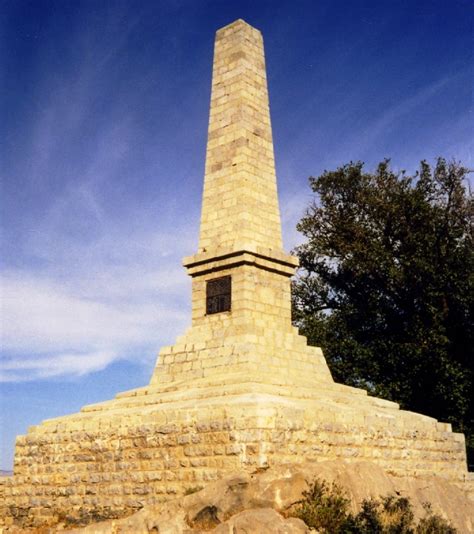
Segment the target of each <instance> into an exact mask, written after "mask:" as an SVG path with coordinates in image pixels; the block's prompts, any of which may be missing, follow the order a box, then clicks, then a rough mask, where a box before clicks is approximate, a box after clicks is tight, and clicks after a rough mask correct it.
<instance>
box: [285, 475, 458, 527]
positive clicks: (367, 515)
mask: <svg viewBox="0 0 474 534" xmlns="http://www.w3.org/2000/svg"><path fill="white" fill-rule="evenodd" d="M349 504H350V500H349V498H348V497H347V494H346V493H345V492H344V490H343V489H342V488H341V487H340V486H339V485H337V484H336V483H334V482H333V483H332V484H331V485H328V484H327V483H326V482H325V481H324V480H319V479H316V480H314V481H313V483H312V484H310V486H309V488H308V490H307V491H305V492H303V499H302V500H301V501H300V502H299V503H298V505H297V507H296V508H295V510H294V514H293V515H295V516H296V517H299V518H300V519H302V520H303V521H304V522H305V523H306V524H307V525H308V526H309V527H311V528H314V529H316V530H317V531H318V532H320V533H321V534H456V532H457V531H456V529H455V528H454V527H453V526H451V525H450V524H449V523H448V522H447V521H446V520H445V519H443V518H442V517H441V516H439V515H436V514H433V512H432V510H431V506H430V505H429V504H428V503H427V504H425V505H424V508H425V517H423V518H422V519H420V521H419V522H418V523H417V524H415V521H414V514H413V510H412V506H411V504H410V501H409V499H407V498H406V497H400V496H397V495H387V496H385V497H380V498H379V499H364V501H363V502H362V504H361V509H360V511H359V512H358V513H357V514H356V515H354V514H352V513H351V512H350V509H349Z"/></svg>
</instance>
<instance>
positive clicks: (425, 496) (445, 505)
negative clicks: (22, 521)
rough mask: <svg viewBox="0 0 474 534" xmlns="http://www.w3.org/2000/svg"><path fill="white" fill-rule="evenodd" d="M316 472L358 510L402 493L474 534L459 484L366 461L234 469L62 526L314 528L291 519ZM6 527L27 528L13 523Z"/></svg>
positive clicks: (105, 533)
mask: <svg viewBox="0 0 474 534" xmlns="http://www.w3.org/2000/svg"><path fill="white" fill-rule="evenodd" d="M316 477H318V478H319V479H321V480H322V479H324V480H326V481H328V482H332V481H337V482H338V483H339V484H340V485H341V486H342V487H344V488H345V489H346V491H347V494H348V496H349V497H350V498H351V501H352V506H353V508H354V511H356V509H357V508H358V507H359V504H360V503H361V501H362V500H363V499H364V498H367V497H380V496H381V495H387V494H393V493H396V494H397V495H401V496H404V497H408V498H409V499H410V500H411V503H412V505H413V508H414V512H415V515H416V516H417V517H421V516H422V515H423V514H424V509H423V503H425V502H430V503H431V505H432V509H433V512H435V513H437V514H440V515H441V516H443V517H445V518H446V519H448V520H449V521H451V523H452V524H453V525H454V526H456V528H457V529H458V531H459V533H460V534H464V533H470V532H474V501H472V500H470V499H469V498H468V497H467V496H466V494H465V493H464V492H463V491H461V490H460V489H459V488H458V487H456V486H454V485H453V484H450V483H448V482H445V481H444V480H442V479H441V478H438V477H436V478H435V477H432V478H416V477H407V478H401V477H394V476H391V475H390V474H387V473H386V472H384V471H383V470H382V469H380V468H379V467H377V466H376V465H374V464H371V463H368V462H359V463H345V462H341V461H329V462H322V463H319V464H314V463H313V464H301V465H291V466H287V467H278V468H272V469H268V470H266V471H261V472H257V473H253V474H248V473H244V472H242V473H235V474H232V475H229V476H227V477H225V478H223V479H222V480H219V481H216V482H213V483H210V484H209V485H207V486H206V487H205V488H203V489H199V488H190V489H189V491H190V492H191V491H193V493H190V494H189V495H186V496H185V497H181V498H179V499H175V500H172V501H169V502H168V503H165V504H161V505H154V506H147V507H145V508H143V509H142V510H140V511H139V512H137V513H135V514H134V515H132V516H129V517H127V518H123V519H119V520H111V521H105V522H102V523H96V524H93V525H89V526H87V527H83V528H74V529H72V528H71V526H70V525H69V526H67V525H63V526H62V528H61V530H62V532H69V533H71V534H119V533H120V534H125V533H129V534H142V533H143V534H148V533H159V534H202V533H204V532H206V533H207V532H212V533H214V534H304V533H310V532H313V533H314V531H311V530H310V529H309V528H308V527H307V526H306V525H305V524H304V523H303V522H302V521H301V520H299V519H295V518H291V517H289V516H290V515H291V511H292V509H294V507H295V504H296V503H297V502H298V501H299V500H300V499H301V497H302V492H303V491H304V490H305V489H307V487H308V483H310V482H312V481H313V480H314V479H315V478H316ZM57 530H59V529H58V528H56V529H55V530H54V531H57ZM5 532H8V533H20V532H24V531H21V530H18V529H13V528H10V529H8V531H7V530H5ZM43 532H44V533H46V532H48V530H44V531H43ZM49 532H52V531H51V530H49Z"/></svg>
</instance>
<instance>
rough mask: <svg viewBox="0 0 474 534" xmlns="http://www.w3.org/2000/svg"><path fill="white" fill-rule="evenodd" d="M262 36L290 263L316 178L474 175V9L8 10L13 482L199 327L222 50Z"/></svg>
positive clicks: (447, 0)
mask: <svg viewBox="0 0 474 534" xmlns="http://www.w3.org/2000/svg"><path fill="white" fill-rule="evenodd" d="M237 18H243V19H244V20H246V21H247V22H249V23H250V24H252V25H253V26H255V27H257V28H259V29H260V30H261V31H262V32H263V36H264V41H265V49H266V60H267V71H268V81H269V90H270V104H271V114H272V122H273V134H274V141H275V152H276V164H277V175H278V184H279V194H280V204H281V211H282V220H283V231H284V239H285V246H286V248H287V249H288V250H289V249H291V248H292V247H293V246H294V245H295V244H296V243H297V242H298V239H299V238H298V235H297V232H296V230H295V225H296V223H297V221H298V219H299V218H300V217H301V215H302V213H303V210H304V208H305V206H306V205H307V204H308V202H309V201H310V200H311V192H310V190H309V187H308V180H307V179H308V177H309V176H310V175H317V174H318V173H321V172H322V171H323V170H324V169H333V168H335V167H337V166H338V165H340V164H343V163H346V162H348V161H350V160H362V161H365V162H366V163H367V166H368V167H369V168H373V167H374V166H375V164H376V163H377V162H378V161H380V160H382V159H383V158H385V157H390V158H392V162H393V165H394V167H395V168H396V169H406V170H408V171H414V170H415V169H416V167H417V163H418V162H419V160H420V159H423V158H426V159H428V160H430V161H434V158H436V157H437V156H440V155H441V156H445V157H447V158H455V159H458V160H461V161H462V162H463V163H465V164H466V165H468V166H470V167H472V166H473V160H472V148H473V146H472V142H473V138H474V136H473V133H474V132H473V127H472V124H473V117H472V83H473V62H472V30H473V8H472V2H471V0H444V1H439V0H426V1H425V0H421V1H416V0H397V1H388V0H378V1H371V0H368V1H362V0H345V1H343V0H320V1H318V0H312V1H309V0H308V1H305V0H292V1H278V0H272V1H259V0H253V1H248V2H245V1H237V0H236V1H231V0H229V1H223V0H222V1H213V0H209V1H206V0H194V1H190V0H183V1H181V0H155V1H149V2H147V1H145V0H143V1H131V0H128V1H126V0H124V1H115V0H101V1H99V0H95V1H85V0H74V1H73V0H67V1H64V0H49V1H43V0H35V1H23V0H1V1H0V79H1V80H2V92H1V93H0V116H1V117H2V119H1V121H0V176H1V200H0V202H1V213H2V219H1V223H2V232H1V235H0V239H1V240H0V246H1V257H2V263H1V270H2V282H1V293H2V310H1V311H2V323H1V345H2V352H1V360H0V361H1V369H0V380H1V384H0V403H1V404H0V415H1V449H0V459H1V461H0V468H2V469H10V468H11V465H12V455H13V444H14V438H15V435H17V434H23V433H25V432H26V430H27V428H28V426H30V425H34V424H38V423H39V422H40V421H41V420H43V419H45V418H49V417H54V416H58V415H63V414H66V413H72V412H75V411H77V410H79V409H80V407H81V406H82V405H84V404H87V403H92V402H96V401H99V400H104V399H108V398H111V397H113V396H114V394H115V393H117V392H119V391H123V390H126V389H130V388H133V387H138V386H142V385H145V384H146V383H148V381H149V378H150V375H151V372H152V369H153V366H154V363H155V360H156V356H157V352H158V350H159V348H160V346H162V345H168V344H171V343H173V341H174V338H175V337H176V336H177V335H178V334H179V333H181V332H182V331H183V330H184V329H185V328H186V326H188V324H189V322H190V306H189V295H190V283H189V280H188V279H187V276H186V274H185V272H184V269H183V268H182V267H181V258H182V257H183V256H185V255H189V254H192V253H194V252H195V251H196V249H197V237H198V226H199V214H200V200H201V199H200V195H201V190H202V179H203V170H204V156H205V144H206V129H207V120H208V111H209V110H208V105H209V97H210V83H211V67H212V51H213V40H214V33H215V31H216V30H217V29H218V28H220V27H222V26H224V25H226V24H228V23H230V22H232V21H233V20H235V19H237Z"/></svg>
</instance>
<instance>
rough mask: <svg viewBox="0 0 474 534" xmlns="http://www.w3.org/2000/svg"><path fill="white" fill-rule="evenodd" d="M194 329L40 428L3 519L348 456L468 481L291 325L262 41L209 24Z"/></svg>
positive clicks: (447, 455) (427, 421)
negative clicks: (132, 385)
mask: <svg viewBox="0 0 474 534" xmlns="http://www.w3.org/2000/svg"><path fill="white" fill-rule="evenodd" d="M184 265H185V267H186V269H187V271H188V273H189V275H190V276H191V277H192V324H191V326H190V328H189V329H188V330H187V331H186V332H185V333H184V335H182V336H181V337H180V338H179V339H178V340H177V342H176V343H175V344H174V345H173V346H170V347H164V348H162V350H161V351H160V355H159V358H158V362H157V365H156V368H155V371H154V373H153V376H152V379H151V382H150V384H149V385H148V386H146V387H143V388H140V389H136V390H132V391H128V392H124V393H121V394H118V395H117V397H116V398H115V399H113V400H111V401H107V402H102V403H99V404H95V405H90V406H85V407H84V408H83V409H82V410H81V412H80V413H77V414H73V415H70V416H65V417H60V418H57V419H51V420H47V421H44V422H43V423H42V424H41V425H38V426H36V427H32V428H30V429H29V432H28V434H27V435H26V436H20V437H18V438H17V442H16V451H15V465H14V476H13V477H10V478H1V479H0V498H1V502H0V513H1V518H2V521H3V523H4V524H13V523H15V524H17V525H20V526H26V527H30V526H41V525H48V524H50V525H54V524H56V523H57V522H58V521H61V520H63V519H64V518H65V517H69V518H72V519H74V518H79V519H81V520H83V521H87V520H89V519H90V520H91V521H97V520H98V519H100V518H109V517H118V516H121V515H126V514H129V513H131V512H132V511H134V510H136V509H139V508H141V507H142V506H144V505H145V504H148V503H154V502H159V501H162V500H166V499H169V498H171V497H173V496H175V495H180V494H183V493H184V492H185V491H186V489H188V488H190V487H194V486H196V485H202V484H203V483H204V482H205V481H208V480H213V479H216V478H219V477H221V476H222V475H224V474H225V473H228V472H229V471H233V470H236V469H246V470H255V469H257V468H262V467H267V466H271V465H278V464H284V463H288V462H301V461H303V460H304V461H315V462H317V461H321V460H325V459H334V458H344V459H346V460H349V461H352V460H368V461H372V462H375V463H377V464H378V465H380V466H382V467H383V468H385V469H387V470H390V472H391V473H395V474H397V473H398V474H400V475H407V474H408V475H416V474H428V475H436V476H442V477H444V478H446V479H449V480H451V481H453V482H455V483H457V484H459V485H460V486H462V487H463V488H465V489H468V488H469V485H470V484H471V487H472V482H469V479H470V475H469V473H468V472H467V469H466V456H465V448H464V437H463V435H462V434H456V433H453V432H452V431H451V428H450V425H448V424H445V423H439V422H437V421H436V420H435V419H432V418H430V417H426V416H423V415H420V414H415V413H411V412H407V411H403V410H400V409H399V407H398V405H397V404H396V403H393V402H389V401H385V400H381V399H376V398H373V397H369V396H368V395H367V394H366V392H365V391H363V390H360V389H355V388H350V387H347V386H343V385H341V384H336V383H335V382H334V381H333V380H332V378H331V375H330V372H329V369H328V367H327V365H326V362H325V360H324V357H323V354H322V352H321V350H320V349H319V348H315V347H309V346H307V344H306V339H305V338H304V337H302V336H300V335H298V332H297V331H296V329H295V328H294V327H293V326H292V324H291V304H290V277H291V276H292V275H293V274H294V271H295V268H296V266H297V260H296V259H295V258H294V257H292V256H290V255H288V254H286V253H285V252H284V251H283V249H282V239H281V228H280V215H279V208H278V198H277V186H276V177H275V165H274V156H273V143H272V131H271V125H270V113H269V105H268V92H267V82H266V75H265V60H264V53H263V42H262V36H261V34H260V32H259V31H258V30H256V29H255V28H252V27H251V26H249V25H248V24H246V23H245V22H244V21H242V20H237V21H236V22H234V23H232V24H230V25H229V26H226V27H225V28H222V29H221V30H219V31H218V32H217V35H216V43H215V51H214V68H213V78H212V96H211V111H210V119H209V135H208V145H207V155H206V171H205V180H204V193H203V202H202V216H201V228H200V237H199V246H198V251H197V253H196V254H195V255H194V256H190V257H187V258H185V260H184Z"/></svg>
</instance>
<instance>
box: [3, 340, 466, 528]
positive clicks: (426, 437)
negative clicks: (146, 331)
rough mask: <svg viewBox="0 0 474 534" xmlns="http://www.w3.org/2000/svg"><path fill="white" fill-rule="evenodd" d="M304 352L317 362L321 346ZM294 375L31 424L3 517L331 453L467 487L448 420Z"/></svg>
mask: <svg viewBox="0 0 474 534" xmlns="http://www.w3.org/2000/svg"><path fill="white" fill-rule="evenodd" d="M298 337H299V336H298ZM176 347H178V349H179V350H181V349H183V348H184V347H179V345H178V346H175V348H176ZM254 348H255V347H254ZM306 350H307V357H308V360H309V359H310V358H312V359H313V360H315V362H316V363H315V364H314V365H316V366H320V367H321V368H323V364H322V362H324V358H323V357H322V355H321V353H320V351H319V349H315V348H312V347H307V348H306ZM167 351H168V353H169V354H172V353H173V351H172V349H170V348H168V349H165V350H164V352H165V353H166V352H167ZM303 352H304V351H303V350H301V353H300V359H301V361H304V359H303V356H302V355H303ZM180 354H183V352H175V353H174V357H175V358H177V359H178V360H179V359H180V357H179V355H180ZM318 355H319V357H320V358H319V359H318V358H317V357H316V358H315V356H318ZM189 358H190V360H192V359H193V358H194V355H193V353H190V354H189ZM183 363H184V362H183ZM324 363H325V362H324ZM163 365H165V364H164V363H163ZM166 365H167V364H166ZM229 365H230V364H229ZM236 365H237V364H236ZM248 365H249V364H248V363H247V368H248ZM231 367H232V368H233V366H232V365H231ZM237 368H238V367H237ZM275 369H277V368H276V367H275ZM303 369H304V366H303ZM313 376H315V374H313ZM294 380H295V377H294V376H290V375H287V376H285V372H284V370H283V372H281V370H279V371H278V372H275V373H273V374H272V373H269V374H266V375H265V374H260V373H258V372H256V373H255V374H253V373H252V374H250V373H249V372H247V374H246V375H245V374H243V373H240V374H239V373H237V372H235V373H234V374H224V373H222V374H221V375H220V376H219V373H216V372H214V374H213V375H212V378H206V377H205V376H204V377H201V378H197V379H195V380H194V381H193V382H189V381H186V382H185V383H182V382H177V381H175V382H165V383H163V384H160V383H157V384H152V385H150V386H148V387H144V388H140V389H136V390H132V391H129V392H125V393H121V394H119V395H117V397H116V399H114V400H111V401H107V402H103V403H99V404H95V405H90V406H85V407H84V408H83V409H82V411H81V412H80V413H78V414H74V415H71V416H66V417H60V418H57V419H51V420H47V421H45V422H44V423H42V424H41V425H39V426H37V427H32V428H31V429H30V430H29V433H28V434H27V435H26V436H20V437H18V439H17V443H16V454H15V466H14V476H13V477H4V478H2V479H0V492H1V493H0V497H1V502H2V504H1V505H0V507H1V509H0V515H1V517H2V518H3V521H4V524H6V525H8V524H16V525H18V526H21V527H23V528H28V527H34V526H44V525H55V524H57V523H60V522H62V521H68V522H71V521H75V522H81V521H82V522H84V523H87V522H92V521H97V520H100V519H105V518H110V517H120V516H124V515H128V514H130V513H132V512H133V511H135V510H137V509H140V508H141V507H143V506H144V505H146V504H153V503H158V502H162V501H165V500H168V499H170V498H171V497H174V496H179V495H183V494H184V493H185V492H186V491H187V490H190V489H193V488H196V487H197V486H203V485H204V484H205V483H206V482H208V481H210V480H216V479H218V478H221V477H222V476H224V475H225V474H227V473H229V472H232V471H236V470H241V469H244V470H247V471H249V472H253V471H256V470H260V469H264V468H266V467H268V466H276V465H283V464H287V463H292V462H293V463H294V462H295V461H314V462H320V461H323V460H328V459H335V458H344V459H346V460H350V461H361V460H368V461H371V462H374V463H376V464H378V465H380V466H381V467H382V468H384V469H385V470H386V471H387V472H390V473H392V474H395V475H397V474H399V475H403V476H406V475H410V474H411V475H425V474H428V475H432V474H433V473H436V474H437V475H438V476H440V477H444V478H446V479H448V480H450V481H453V482H455V483H457V484H458V485H459V486H460V487H462V488H464V489H465V490H466V491H471V492H473V494H474V480H472V478H469V477H470V476H471V475H470V474H469V473H468V472H467V470H466V457H465V446H464V436H463V435H462V434H456V433H453V432H452V431H451V428H450V425H448V424H444V423H439V422H437V421H436V420H435V419H432V418H430V417H426V416H423V415H419V414H415V413H411V412H407V411H403V410H400V409H399V407H398V405H397V404H396V403H393V402H389V401H385V400H382V399H377V398H373V397H370V396H368V395H367V394H366V392H365V391H363V390H360V389H355V388H351V387H348V386H344V385H341V384H336V383H334V382H332V381H329V380H328V379H327V378H326V377H324V380H320V381H317V380H314V379H313V380H312V382H311V383H307V384H306V385H305V384H304V383H302V382H301V381H300V379H298V383H301V385H298V387H296V386H294V385H293V384H295V382H294ZM307 381H308V382H310V380H309V378H308V377H307Z"/></svg>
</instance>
